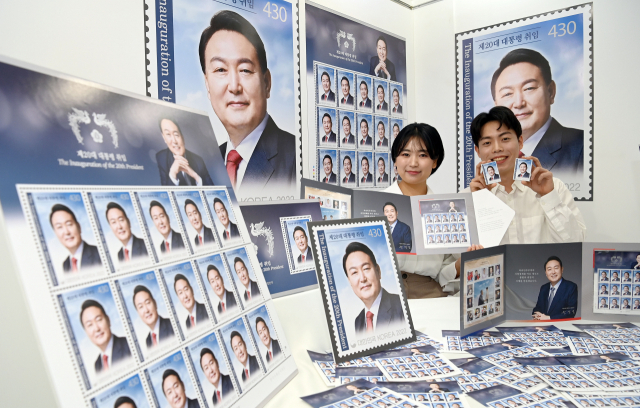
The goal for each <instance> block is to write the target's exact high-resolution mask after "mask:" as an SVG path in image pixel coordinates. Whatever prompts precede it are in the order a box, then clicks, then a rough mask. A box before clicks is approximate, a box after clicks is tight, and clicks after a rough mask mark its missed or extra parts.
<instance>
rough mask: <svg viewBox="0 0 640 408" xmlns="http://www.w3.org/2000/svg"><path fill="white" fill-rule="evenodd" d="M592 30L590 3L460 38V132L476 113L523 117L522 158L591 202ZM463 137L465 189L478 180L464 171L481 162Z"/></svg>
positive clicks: (461, 168)
mask: <svg viewBox="0 0 640 408" xmlns="http://www.w3.org/2000/svg"><path fill="white" fill-rule="evenodd" d="M592 29H593V27H592V6H591V5H590V4H585V5H582V6H580V7H576V8H568V9H563V10H554V11H553V12H550V13H545V14H540V15H536V16H530V17H525V18H521V19H519V20H518V21H513V22H508V23H504V24H502V23H500V24H496V25H493V26H490V27H484V28H482V29H480V30H473V31H468V32H464V33H458V34H456V46H457V50H458V52H457V63H458V65H457V67H458V68H459V69H458V70H457V83H458V86H459V89H461V90H463V91H464V92H470V95H471V97H470V98H467V99H465V100H464V102H463V101H462V100H460V101H459V102H458V123H459V129H465V128H466V129H468V125H469V124H470V123H471V121H472V119H473V116H474V114H472V113H475V115H477V114H478V113H479V112H486V111H488V110H489V109H490V108H492V107H494V106H505V107H507V108H509V109H511V110H512V111H513V113H514V114H516V116H518V117H520V118H521V119H520V124H521V126H522V139H523V142H524V143H523V144H524V146H523V148H522V152H523V153H524V155H525V156H533V157H536V158H537V159H538V160H540V163H541V165H542V167H543V168H545V169H547V170H550V171H551V172H553V175H554V177H558V178H560V179H561V180H562V181H563V182H565V183H568V184H570V185H573V186H574V188H572V193H573V196H574V198H575V199H576V200H579V199H587V200H590V199H591V197H592V193H591V188H590V187H589V183H590V180H591V178H592V163H591V162H590V161H589V157H590V155H591V154H592V153H593V150H592V149H593V146H592V140H591V139H590V137H589V135H590V134H591V131H592V129H593V121H592V114H591V111H592V109H593V94H592V92H591V90H590V88H591V86H592V80H593V79H592V68H591V58H592V46H591V42H592V35H593V33H592ZM563 30H564V31H563ZM563 33H564V34H563ZM464 49H468V50H471V52H467V53H465V52H463V50H464ZM567 50H571V52H570V53H568V52H567ZM460 67H467V68H466V72H465V71H463V70H462V69H461V68H460ZM532 81H533V82H535V83H536V84H538V86H537V87H536V89H538V90H540V91H543V92H534V93H531V92H529V88H526V86H525V85H526V84H530V83H532ZM467 134H468V133H467ZM464 137H465V136H464V133H463V132H462V131H461V132H459V134H458V144H459V148H460V149H461V150H462V151H464V152H465V153H464V154H462V155H461V156H460V158H459V162H458V169H459V176H460V177H459V179H460V180H461V184H460V186H459V188H460V189H463V188H465V187H466V186H467V185H468V184H469V183H470V180H471V179H472V178H473V177H475V174H473V175H472V173H473V170H467V169H465V166H467V165H468V163H471V164H472V165H471V166H469V167H470V168H471V169H473V168H474V167H475V164H477V163H478V162H479V158H478V157H477V155H476V153H475V152H474V149H473V142H472V141H471V140H470V139H468V140H465V139H464Z"/></svg>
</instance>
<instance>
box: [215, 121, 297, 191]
mask: <svg viewBox="0 0 640 408" xmlns="http://www.w3.org/2000/svg"><path fill="white" fill-rule="evenodd" d="M220 151H221V152H222V157H227V143H223V144H222V145H220ZM244 159H245V160H246V157H245V158H244ZM297 161H298V157H296V139H295V137H294V136H293V135H292V134H291V133H288V132H285V131H284V130H282V129H280V128H279V127H278V126H277V125H276V123H275V122H274V121H273V119H272V118H271V117H269V119H268V120H267V126H266V127H265V128H264V131H263V132H262V135H260V140H258V144H256V147H255V149H254V150H253V154H252V155H251V157H250V158H249V163H248V164H247V170H246V172H245V173H244V178H243V179H242V184H241V186H240V188H241V189H242V190H246V191H251V192H252V193H257V194H260V193H261V191H260V190H263V191H265V192H273V191H281V190H282V188H283V186H284V187H285V188H286V189H292V188H295V184H296V163H297ZM254 189H257V190H254Z"/></svg>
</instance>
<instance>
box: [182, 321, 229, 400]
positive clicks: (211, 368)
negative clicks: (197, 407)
mask: <svg viewBox="0 0 640 408" xmlns="http://www.w3.org/2000/svg"><path fill="white" fill-rule="evenodd" d="M222 349H223V347H221V346H220V343H219V342H218V338H217V337H216V333H215V332H214V333H211V334H209V335H208V336H205V337H203V338H201V339H200V340H197V341H195V342H193V343H191V344H190V345H188V346H187V350H188V351H189V353H188V356H189V360H190V361H189V362H190V363H191V369H192V371H193V372H194V373H195V377H196V383H197V388H198V389H200V390H201V391H200V392H202V394H203V399H204V400H205V401H206V404H207V406H213V407H216V408H222V407H228V406H229V405H231V404H232V403H233V402H234V401H236V400H237V399H238V394H239V393H238V392H236V390H235V388H234V383H235V384H237V383H238V378H237V377H235V373H234V372H233V371H232V370H230V369H229V366H228V365H227V359H226V358H225V355H224V352H223V351H222Z"/></svg>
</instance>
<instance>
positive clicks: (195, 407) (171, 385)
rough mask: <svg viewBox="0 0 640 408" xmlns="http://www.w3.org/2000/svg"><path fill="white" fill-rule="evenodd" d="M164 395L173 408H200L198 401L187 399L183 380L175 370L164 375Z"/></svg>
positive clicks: (169, 370) (167, 371)
mask: <svg viewBox="0 0 640 408" xmlns="http://www.w3.org/2000/svg"><path fill="white" fill-rule="evenodd" d="M162 393H163V394H164V396H165V398H166V399H167V402H168V403H169V405H171V408H200V403H199V402H198V400H197V399H191V398H189V397H187V394H186V391H185V389H184V382H182V378H180V375H179V374H178V373H177V372H176V371H175V370H174V369H171V368H169V369H167V370H165V371H164V373H162Z"/></svg>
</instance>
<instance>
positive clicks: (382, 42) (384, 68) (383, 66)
mask: <svg viewBox="0 0 640 408" xmlns="http://www.w3.org/2000/svg"><path fill="white" fill-rule="evenodd" d="M376 51H377V53H378V55H376V56H375V57H371V61H370V62H369V75H372V76H376V77H378V78H384V79H390V80H392V81H395V80H396V67H395V65H393V62H391V61H389V60H388V59H387V40H386V39H385V38H384V37H383V36H380V37H378V40H377V41H376Z"/></svg>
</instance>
